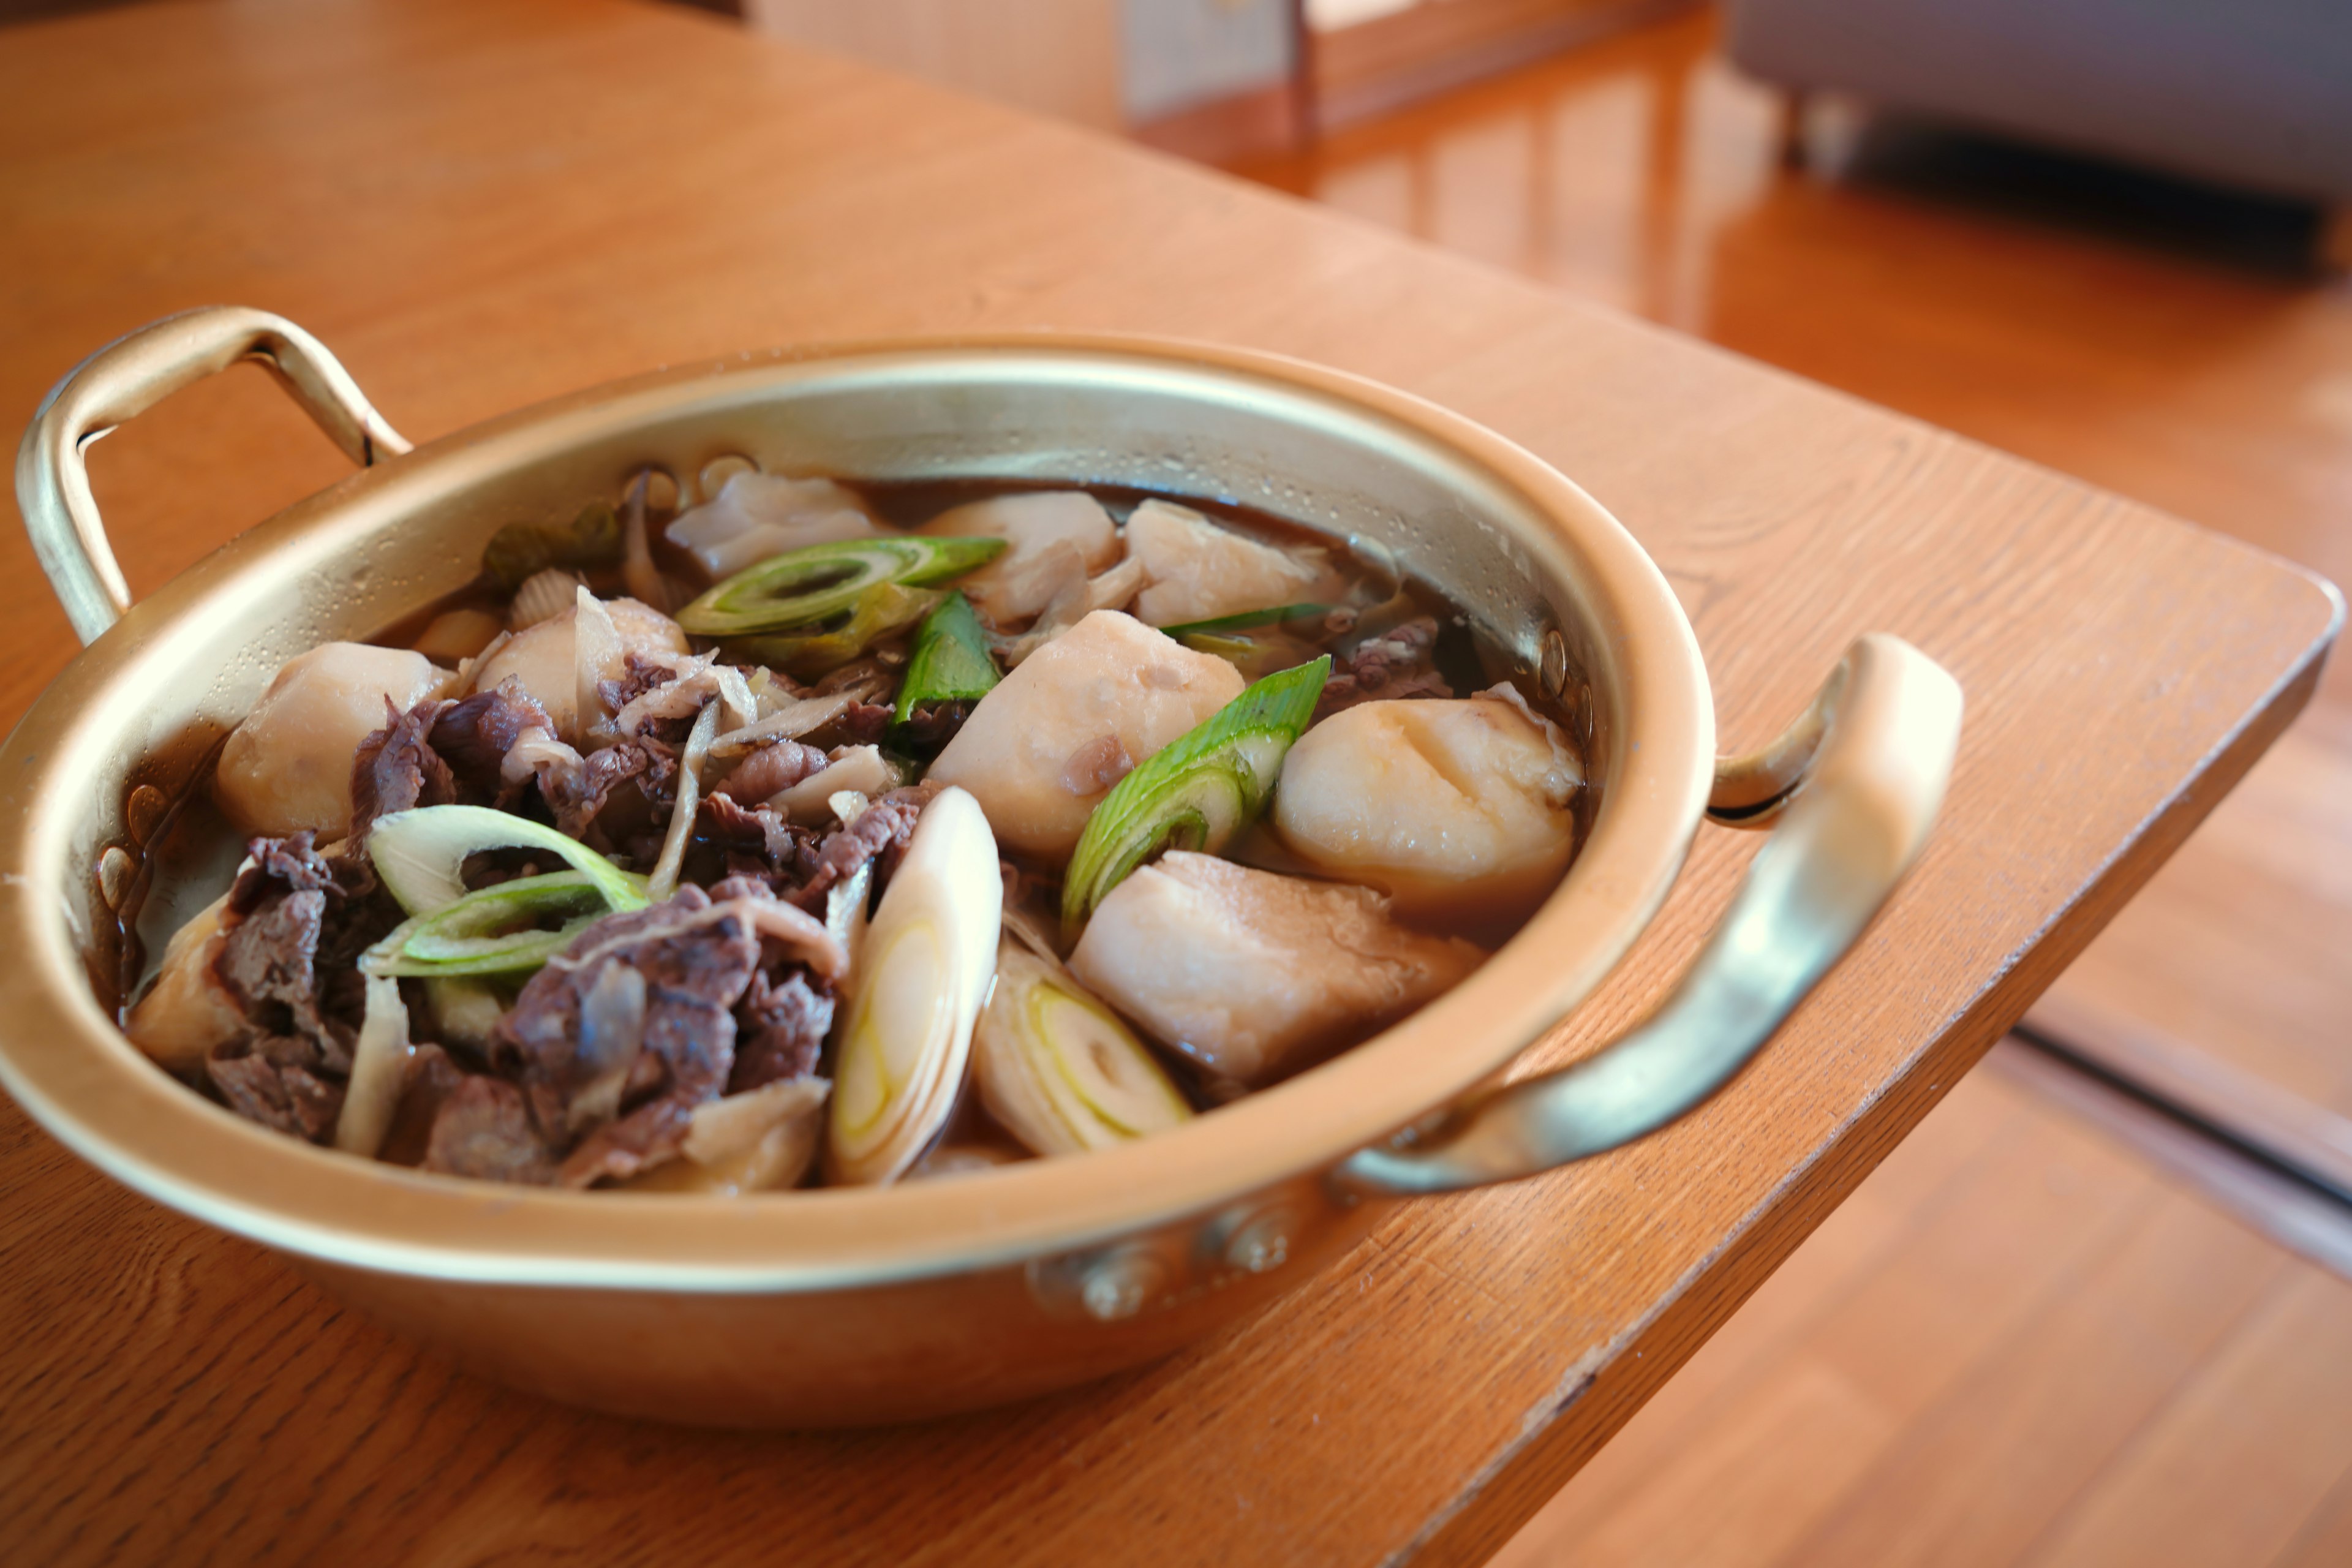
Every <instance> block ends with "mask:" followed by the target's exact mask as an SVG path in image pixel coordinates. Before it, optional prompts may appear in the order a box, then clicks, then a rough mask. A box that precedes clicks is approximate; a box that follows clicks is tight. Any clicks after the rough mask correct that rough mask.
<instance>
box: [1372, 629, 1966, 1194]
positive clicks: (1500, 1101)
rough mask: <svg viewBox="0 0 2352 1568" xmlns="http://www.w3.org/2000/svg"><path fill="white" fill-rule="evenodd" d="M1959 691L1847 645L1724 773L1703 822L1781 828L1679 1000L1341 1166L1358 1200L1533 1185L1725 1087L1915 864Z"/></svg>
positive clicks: (1881, 648) (1890, 641)
mask: <svg viewBox="0 0 2352 1568" xmlns="http://www.w3.org/2000/svg"><path fill="white" fill-rule="evenodd" d="M1959 736H1960V687H1959V683H1958V681H1956V680H1954V679H1952V677H1951V676H1950V675H1949V674H1948V672H1947V671H1946V670H1945V669H1944V668H1943V667H1942V666H1940V665H1938V664H1937V663H1936V662H1935V661H1934V660H1933V659H1930V658H1928V657H1927V655H1926V654H1923V653H1921V652H1920V651H1919V650H1918V649H1917V648H1915V647H1912V646H1911V645H1910V644H1909V643H1906V642H1904V641H1902V640H1901V639H1900V638H1897V637H1886V636H1884V635H1881V634H1874V635H1871V636H1868V637H1861V638H1859V639H1857V640H1856V641H1855V642H1854V644H1853V647H1851V648H1849V649H1848V650H1847V652H1846V656H1845V658H1844V659H1843V661H1841V662H1840V663H1839V665H1838V667H1837V668H1836V670H1835V671H1834V672H1832V675H1831V676H1830V679H1829V680H1828V682H1827V683H1826V684H1825V685H1823V686H1822V690H1821V695H1820V696H1819V697H1818V698H1817V699H1815V700H1814V702H1813V705H1812V707H1811V709H1810V710H1808V711H1807V712H1806V714H1805V716H1804V717H1803V718H1802V719H1801V720H1799V721H1797V722H1796V723H1795V724H1794V725H1792V726H1790V729H1789V731H1787V732H1786V733H1785V734H1783V735H1782V736H1781V737H1780V739H1779V740H1778V741H1775V742H1773V743H1772V744H1771V745H1769V746H1768V747H1766V748H1765V749H1764V750H1763V751H1761V752H1756V753H1755V754H1753V755H1751V756H1747V757H1739V758H1730V759H1726V760H1724V761H1721V762H1718V763H1717V764H1716V779H1715V789H1714V792H1713V794H1712V795H1711V797H1710V799H1709V801H1708V805H1707V814H1708V816H1711V817H1712V818H1714V819H1715V820H1716V821H1717V822H1721V823H1725V824H1727V825H1729V826H1761V825H1763V824H1764V823H1766V822H1768V821H1770V820H1772V819H1774V818H1776V817H1777V818H1778V823H1777V826H1775V828H1774V831H1773V834H1772V837H1771V839H1770V841H1769V842H1768V843H1767V844H1766V845H1765V846H1764V847H1763V848H1762V850H1760V851H1759V853H1758V854H1757V857H1756V859H1755V862H1754V863H1753V864H1752V865H1750V866H1749V867H1748V876H1747V879H1746V880H1744V881H1743V882H1742V883H1741V884H1740V888H1739V891H1738V894H1737V895H1736V896H1735V897H1734V898H1733V900H1732V903H1731V908H1730V910H1728V911H1727V913H1726V914H1725V916H1724V918H1723V923H1722V924H1721V925H1720V926H1718V927H1717V929H1716V932H1715V935H1714V936H1713V937H1712V938H1710V939H1709V940H1708V942H1707V944H1706V949H1705V950H1704V951H1703V952H1700V954H1699V955H1698V959H1697V961H1696V963H1693V964H1692V965H1691V967H1690V969H1689V971H1688V972H1687V973H1685V974H1684V976H1683V978H1682V981H1681V983H1680V984H1677V985H1676V986H1675V989H1674V991H1673V993H1672V994H1670V995H1668V996H1667V998H1666V999H1665V1001H1664V1003H1663V1004H1661V1005H1659V1007H1658V1009H1657V1011H1656V1012H1654V1013H1653V1014H1652V1015H1651V1016H1649V1018H1648V1019H1646V1020H1645V1021H1643V1023H1642V1024H1640V1025H1638V1026H1635V1027H1634V1029H1633V1032H1632V1033H1630V1034H1628V1035H1626V1036H1625V1037H1623V1038H1622V1039H1620V1040H1618V1041H1616V1042H1615V1043H1613V1044H1612V1045H1610V1046H1608V1047H1605V1048H1604V1049H1602V1050H1601V1051H1599V1052H1597V1053H1595V1054H1594V1055H1592V1056H1590V1057H1587V1058H1584V1059H1583V1060H1581V1061H1579V1062H1575V1063H1572V1064H1571V1065H1570V1066H1568V1067H1565V1068H1559V1070H1558V1071H1556V1072H1549V1073H1545V1074H1544V1075H1542V1076H1541V1077H1539V1078H1532V1079H1525V1080H1523V1081H1521V1082H1518V1083H1513V1084H1507V1085H1505V1086H1503V1087H1502V1088H1500V1089H1495V1090H1492V1091H1491V1092H1488V1093H1486V1094H1483V1095H1481V1096H1478V1097H1477V1098H1475V1099H1473V1100H1468V1101H1466V1102H1465V1103H1464V1104H1462V1105H1460V1106H1457V1107H1455V1108H1454V1109H1453V1110H1449V1111H1446V1112H1444V1113H1443V1114H1442V1115H1441V1117H1440V1118H1439V1119H1438V1121H1436V1123H1435V1124H1434V1125H1433V1126H1423V1127H1421V1128H1418V1129H1412V1130H1408V1131H1406V1132H1404V1133H1402V1134H1400V1135H1399V1136H1398V1137H1397V1138H1395V1139H1393V1140H1391V1142H1388V1143H1386V1144H1382V1145H1380V1146H1377V1147H1374V1148H1370V1149H1361V1150H1359V1151H1357V1152H1355V1153H1354V1154H1353V1155H1350V1156H1349V1158H1348V1159H1347V1160H1345V1161H1343V1162H1341V1163H1340V1165H1339V1168H1338V1170H1337V1172H1336V1173H1335V1177H1334V1179H1335V1180H1336V1181H1337V1182H1338V1184H1339V1186H1340V1187H1341V1189H1342V1190H1345V1191H1349V1192H1353V1193H1356V1194H1364V1195H1372V1194H1381V1195H1391V1196H1394V1195H1404V1194H1422V1193H1444V1192H1453V1191H1456V1190H1458V1189H1461V1188H1464V1187H1475V1186H1484V1185H1486V1184H1487V1183H1490V1182H1506V1181H1510V1180H1512V1179H1514V1178H1516V1177H1519V1176H1531V1175H1535V1174H1537V1173H1540V1172H1544V1171H1549V1170H1551V1169H1553V1168H1555V1167H1556V1166H1559V1165H1563V1164H1566V1163H1568V1162H1570V1161H1571V1160H1580V1159H1582V1158H1584V1157H1585V1156H1586V1155H1589V1154H1598V1153H1601V1152H1603V1151H1605V1150H1609V1149H1614V1148H1616V1147H1617V1146H1618V1145H1619V1144H1621V1143H1627V1142H1632V1141H1633V1140H1634V1139H1636V1138H1639V1137H1641V1136H1642V1135H1643V1134H1644V1133H1647V1132H1652V1131H1656V1130H1657V1129H1658V1128H1660V1127H1663V1126H1664V1125H1665V1124H1666V1123H1668V1122H1670V1121H1674V1120H1675V1118H1677V1117H1679V1116H1681V1115H1683V1114H1684V1113H1685V1112H1686V1111H1688V1110H1693V1109H1694V1108H1696V1106H1697V1105H1698V1104H1699V1103H1700V1102H1701V1101H1703V1100H1706V1098H1707V1097H1708V1096H1709V1095H1712V1094H1713V1093H1714V1092H1715V1091H1716V1090H1717V1089H1720V1088H1721V1087H1723V1085H1724V1084H1725V1083H1727V1082H1728V1081H1729V1080H1730V1079H1731V1078H1732V1076H1733V1075H1734V1074H1736V1073H1737V1072H1738V1070H1739V1069H1740V1068H1742V1067H1744V1066H1745V1065H1746V1064H1747V1062H1748V1058H1751V1057H1753V1056H1754V1055H1755V1054H1756V1052H1757V1050H1758V1049H1759V1047H1762V1046H1763V1044H1764V1042H1765V1041H1766V1040H1768V1039H1769V1038H1770V1037H1772V1035H1773V1033H1774V1032H1775V1031H1776V1030H1778V1029H1779V1028H1780V1024H1781V1022H1782V1021H1783V1020H1784V1019H1786V1018H1787V1017H1788V1016H1789V1015H1790V1012H1792V1011H1794V1010H1795V1008H1796V1005H1797V1004H1798V1003H1799V1002H1801V1001H1802V1000H1803V999H1804V997H1805V994H1807V993H1808V992H1810V991H1811V989H1812V988H1813V986H1814V984H1816V983H1817V982H1818V981H1819V980H1820V979H1821V978H1822V975H1823V974H1825V973H1828V971H1829V969H1830V967H1831V965H1832V964H1834V963H1836V962H1837V961H1838V960H1839V959H1840V958H1842V957H1843V956H1844V955H1845V953H1846V952H1847V951H1848V950H1849V949H1851V948H1852V947H1853V944H1854V942H1855V941H1856V940H1857V939H1859V938H1860V936H1861V935H1862V931H1863V928H1864V927H1865V926H1867V925H1868V924H1869V923H1870V921H1871V917H1872V916H1874V915H1875V914H1876V913H1877V912H1878V909H1879V906H1880V905H1882V904H1884V903H1885V901H1886V898H1887V895H1888V894H1889V893H1891V892H1893V891H1894V890H1895V884H1896V883H1897V882H1899V881H1900V880H1901V879H1902V878H1903V874H1904V873H1905V872H1906V870H1908V869H1909V868H1910V867H1911V863H1912V861H1913V860H1915V859H1916V858H1917V857H1918V854H1919V850H1920V847H1922V845H1924V844H1925V843H1926V841H1927V830H1928V828H1929V827H1930V826H1932V825H1933V824H1934V822H1935V820H1936V811H1937V807H1938V806H1939V805H1942V804H1943V798H1944V786H1945V784H1946V783H1947V782H1948V780H1949V779H1950V777H1951V773H1952V758H1953V754H1954V752H1955V751H1956V750H1957V748H1958V744H1959Z"/></svg>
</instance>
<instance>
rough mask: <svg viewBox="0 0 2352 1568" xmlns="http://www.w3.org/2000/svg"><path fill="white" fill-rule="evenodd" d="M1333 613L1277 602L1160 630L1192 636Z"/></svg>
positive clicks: (1326, 608) (1321, 607) (1322, 608)
mask: <svg viewBox="0 0 2352 1568" xmlns="http://www.w3.org/2000/svg"><path fill="white" fill-rule="evenodd" d="M1330 613H1331V606H1330V605H1275V606H1274V607H1272V608H1271V609H1265V610H1242V611H1239V612H1237V613H1236V614H1234V615H1230V616H1213V617H1212V618H1210V619H1208V620H1205V621H1184V622H1181V623H1179V624H1178V625H1176V626H1162V627H1160V631H1161V632H1163V633H1165V634H1166V635H1167V636H1169V637H1193V636H1196V635H1199V634H1202V633H1215V632H1245V631H1248V630H1250V629H1251V628H1253V627H1255V626H1281V625H1284V624H1285V623H1286V622H1290V621H1306V620H1312V619H1314V618H1315V617H1316V616H1328V615H1329V614H1330Z"/></svg>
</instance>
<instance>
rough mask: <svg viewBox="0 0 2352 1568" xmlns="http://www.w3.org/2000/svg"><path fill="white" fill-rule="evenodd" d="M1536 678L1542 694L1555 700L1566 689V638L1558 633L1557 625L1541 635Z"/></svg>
mask: <svg viewBox="0 0 2352 1568" xmlns="http://www.w3.org/2000/svg"><path fill="white" fill-rule="evenodd" d="M1536 679H1537V680H1538V682H1539V683H1540V685H1541V686H1542V689H1543V694H1544V695H1545V696H1546V697H1549V698H1550V699H1551V700H1553V701H1555V702H1557V701H1559V694H1560V693H1561V692H1562V691H1565V690H1566V689H1568V639H1567V638H1566V637H1562V636H1560V635H1559V627H1558V626H1553V627H1551V628H1550V629H1549V630H1548V631H1546V632H1545V633H1544V635H1543V663H1542V664H1541V665H1540V666H1539V667H1538V669H1537V671H1536Z"/></svg>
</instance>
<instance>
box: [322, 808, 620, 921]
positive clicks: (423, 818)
mask: <svg viewBox="0 0 2352 1568" xmlns="http://www.w3.org/2000/svg"><path fill="white" fill-rule="evenodd" d="M367 847H368V857H369V858H371V859H373V861H374V862H375V870H376V875H377V876H379V877H381V878H383V885H384V886H385V887H386V888H387V889H390V890H391V892H392V896H393V897H394V899H396V900H399V901H400V907H401V908H402V909H404V910H407V911H408V912H409V913H410V914H412V915H425V914H431V913H432V912H433V911H435V910H440V909H446V908H447V907H448V906H449V905H451V904H454V903H456V902H457V900H460V899H463V898H465V897H467V892H466V884H465V880H464V876H463V873H464V870H465V866H466V858H467V856H469V855H478V854H480V853H481V852H482V851H483V850H485V849H544V850H546V851H547V852H548V853H549V854H551V855H553V856H554V857H556V858H558V859H560V860H562V862H563V863H564V864H566V865H568V866H570V867H571V868H572V869H574V870H576V871H578V872H579V873H580V874H581V875H582V876H583V877H585V878H587V879H588V880H589V881H590V882H591V883H592V884H593V885H594V887H595V888H596V889H597V890H598V891H599V892H601V893H602V894H603V895H604V906H605V908H607V909H611V910H641V909H643V908H645V907H646V904H647V903H648V902H649V901H650V900H647V899H646V895H645V891H644V884H643V882H641V881H640V880H639V879H636V878H634V877H631V876H630V875H629V874H628V873H627V872H625V871H624V870H622V869H621V868H619V867H618V866H615V865H614V864H613V863H612V862H611V861H610V860H607V859H605V858H604V857H603V856H602V855H599V854H597V853H596V852H595V851H594V850H593V849H591V848H589V847H587V846H586V845H584V844H583V843H581V842H580V841H579V840H577V839H574V838H567V837H564V836H563V835H562V834H561V833H558V832H557V831H556V830H555V829H554V828H552V827H547V826H541V824H539V823H536V822H533V821H531V820H530V818H529V817H527V816H515V815H513V814H512V813H511V812H504V811H493V810H491V809H490V808H489V807H488V806H486V805H424V806H418V807H417V808H416V809H415V810H414V811H395V812H394V813H393V814H392V815H391V816H382V817H378V818H377V819H376V823H375V826H373V828H372V829H370V830H369V833H368V846H367ZM486 890H488V889H486Z"/></svg>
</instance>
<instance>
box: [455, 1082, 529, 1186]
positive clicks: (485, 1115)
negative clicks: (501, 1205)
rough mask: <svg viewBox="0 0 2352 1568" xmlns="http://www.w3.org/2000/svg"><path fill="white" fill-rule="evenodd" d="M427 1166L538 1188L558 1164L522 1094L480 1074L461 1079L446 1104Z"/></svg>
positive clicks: (504, 1083) (513, 1087)
mask: <svg viewBox="0 0 2352 1568" xmlns="http://www.w3.org/2000/svg"><path fill="white" fill-rule="evenodd" d="M425 1169H426V1170H428V1171H438V1172H441V1173H444V1174H446V1175H452V1176H473V1177H476V1178H478V1179H479V1180H482V1181H486V1182H520V1183H525V1184H533V1185H540V1186H544V1185H545V1184H548V1183H550V1182H551V1181H553V1180H554V1179H555V1161H554V1160H553V1159H552V1158H551V1156H550V1155H549V1153H548V1152H547V1145H546V1143H545V1142H542V1141H541V1138H540V1135H539V1130H538V1129H537V1128H536V1127H534V1126H532V1125H531V1117H530V1108H529V1107H528V1106H527V1105H526V1104H525V1102H524V1100H523V1095H522V1091H521V1090H520V1089H517V1088H515V1086H514V1085H512V1084H510V1083H508V1082H507V1081H505V1080H504V1079H495V1078H486V1077H483V1076H481V1075H480V1074H470V1075H468V1076H467V1077H465V1078H463V1079H460V1080H459V1081H458V1083H457V1087H456V1088H454V1089H451V1090H449V1092H448V1094H447V1095H446V1097H445V1098H444V1099H443V1100H442V1101H441V1104H440V1109H439V1110H437V1111H436V1113H435V1115H434V1118H433V1132H432V1136H431V1139H430V1140H429V1142H427V1143H426V1145H425Z"/></svg>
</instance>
